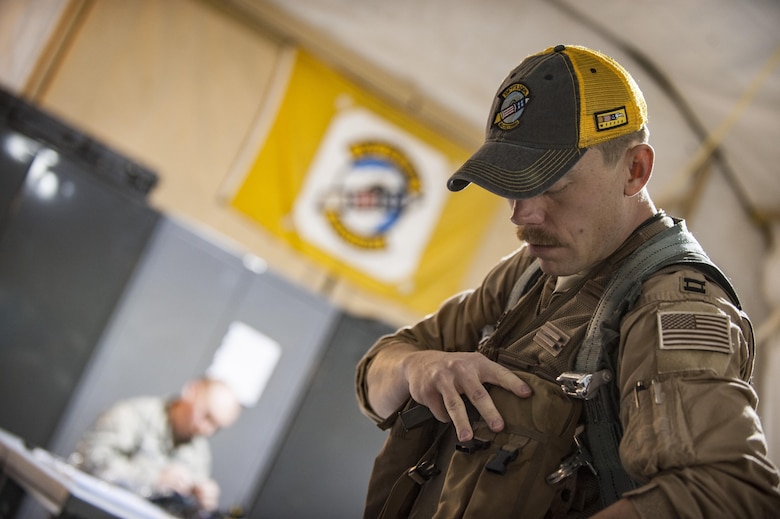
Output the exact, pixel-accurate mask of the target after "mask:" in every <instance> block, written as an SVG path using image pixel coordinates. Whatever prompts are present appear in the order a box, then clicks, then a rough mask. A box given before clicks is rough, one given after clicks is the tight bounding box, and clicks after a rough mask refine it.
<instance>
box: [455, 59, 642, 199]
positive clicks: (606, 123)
mask: <svg viewBox="0 0 780 519" xmlns="http://www.w3.org/2000/svg"><path fill="white" fill-rule="evenodd" d="M646 121H647V106H646V105H645V99H644V96H643V95H642V92H641V91H640V90H639V87H638V86H637V84H636V82H635V81H634V79H633V78H632V77H631V75H630V74H629V73H628V72H627V71H626V70H625V69H624V68H623V67H622V66H620V65H619V64H618V63H617V62H616V61H615V60H613V59H612V58H610V57H609V56H606V55H604V54H602V53H600V52H597V51H594V50H591V49H587V48H585V47H580V46H576V45H558V46H556V47H550V48H549V49H547V50H545V51H543V52H540V53H538V54H534V55H531V56H528V57H527V58H525V59H524V60H523V61H522V63H520V65H518V66H517V68H515V69H514V70H512V72H510V73H509V76H507V78H506V79H505V80H504V82H503V83H502V84H501V87H500V88H499V89H498V94H497V95H496V100H495V102H494V103H493V107H492V108H491V111H490V116H489V119H488V122H487V129H486V135H485V142H484V144H483V145H482V146H481V147H480V148H479V149H478V150H477V151H476V152H475V153H474V155H472V156H471V158H469V159H468V160H467V161H466V162H465V164H463V165H462V166H461V167H460V169H458V171H456V172H455V173H454V174H453V175H452V176H451V177H450V179H449V181H448V182H447V187H448V188H449V189H450V191H460V190H461V189H463V188H465V187H466V186H467V185H469V183H471V182H473V183H475V184H477V185H479V186H481V187H483V188H485V189H487V190H488V191H490V192H492V193H495V194H496V195H499V196H502V197H504V198H512V199H524V198H531V197H534V196H536V195H539V194H541V193H543V192H544V191H546V190H547V189H548V188H549V187H550V186H552V185H553V184H554V183H555V182H556V181H558V180H559V179H560V178H561V177H562V176H563V175H564V174H566V172H567V171H569V169H571V167H572V166H574V164H575V163H576V162H577V161H578V160H579V159H580V157H581V156H582V155H583V154H584V153H585V151H586V150H587V149H588V148H589V147H591V146H594V145H596V144H600V143H602V142H604V141H608V140H610V139H614V138H615V137H620V136H621V135H626V134H629V133H633V132H635V131H637V130H639V129H640V128H641V127H642V125H643V124H645V123H646Z"/></svg>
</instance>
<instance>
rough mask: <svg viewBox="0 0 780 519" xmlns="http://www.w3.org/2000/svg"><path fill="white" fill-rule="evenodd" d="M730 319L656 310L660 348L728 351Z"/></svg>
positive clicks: (729, 344) (729, 347)
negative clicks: (657, 311)
mask: <svg viewBox="0 0 780 519" xmlns="http://www.w3.org/2000/svg"><path fill="white" fill-rule="evenodd" d="M730 329H731V320H730V319H729V317H728V316H727V315H718V314H702V313H696V312H659V313H658V330H659V334H660V348H661V349H662V350H703V351H716V352H720V353H731V352H732V349H731V333H730V331H729V330H730Z"/></svg>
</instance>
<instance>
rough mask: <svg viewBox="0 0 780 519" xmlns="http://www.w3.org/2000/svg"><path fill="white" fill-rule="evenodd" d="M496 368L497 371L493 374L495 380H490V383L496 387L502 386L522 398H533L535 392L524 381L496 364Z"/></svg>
mask: <svg viewBox="0 0 780 519" xmlns="http://www.w3.org/2000/svg"><path fill="white" fill-rule="evenodd" d="M494 366H495V368H496V369H495V370H494V372H493V377H492V378H493V379H492V380H489V382H491V383H493V384H494V385H496V386H501V387H503V388H504V389H506V390H507V391H511V392H512V393H514V394H515V395H517V396H519V397H521V398H527V397H529V396H531V394H532V393H533V390H531V386H529V385H528V384H526V383H525V381H523V379H521V378H520V377H518V376H517V375H515V374H514V373H512V372H511V371H510V370H508V369H506V368H505V367H503V366H501V365H499V364H494Z"/></svg>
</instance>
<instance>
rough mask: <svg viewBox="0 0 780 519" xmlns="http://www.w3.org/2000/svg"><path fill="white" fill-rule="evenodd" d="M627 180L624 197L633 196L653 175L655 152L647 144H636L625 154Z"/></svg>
mask: <svg viewBox="0 0 780 519" xmlns="http://www.w3.org/2000/svg"><path fill="white" fill-rule="evenodd" d="M626 161H627V163H628V180H627V182H626V186H625V188H624V190H623V192H624V194H625V195H626V196H634V195H636V194H637V193H639V192H640V191H642V189H644V187H645V186H646V185H647V183H648V182H649V181H650V176H651V175H652V174H653V162H654V161H655V150H653V147H652V146H650V145H649V144H637V145H636V146H634V147H633V148H631V149H629V150H628V151H627V152H626Z"/></svg>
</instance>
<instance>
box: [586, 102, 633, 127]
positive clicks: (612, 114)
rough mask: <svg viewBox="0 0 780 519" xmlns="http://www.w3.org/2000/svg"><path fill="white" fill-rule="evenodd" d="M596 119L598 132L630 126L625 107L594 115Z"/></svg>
mask: <svg viewBox="0 0 780 519" xmlns="http://www.w3.org/2000/svg"><path fill="white" fill-rule="evenodd" d="M594 117H595V118H596V129H597V130H598V131H602V130H609V129H610V128H615V127H616V126H623V125H625V124H628V115H627V114H626V107H625V106H621V107H620V108H615V109H614V110H609V111H607V112H599V113H596V114H594Z"/></svg>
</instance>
